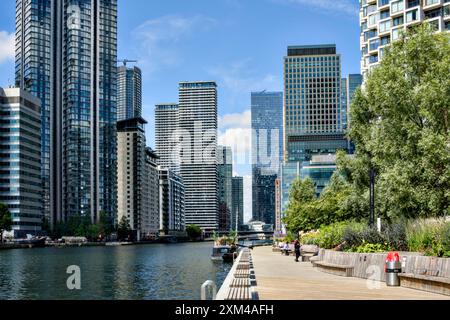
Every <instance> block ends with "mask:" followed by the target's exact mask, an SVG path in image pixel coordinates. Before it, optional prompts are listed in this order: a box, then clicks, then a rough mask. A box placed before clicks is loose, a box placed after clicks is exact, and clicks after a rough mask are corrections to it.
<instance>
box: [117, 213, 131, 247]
mask: <svg viewBox="0 0 450 320" xmlns="http://www.w3.org/2000/svg"><path fill="white" fill-rule="evenodd" d="M131 231H132V230H131V227H130V224H129V223H128V219H127V218H126V217H125V216H123V217H122V219H121V220H120V222H119V226H118V228H117V237H118V238H119V240H121V241H123V240H129V239H130V238H131V236H132V235H131V233H132V232H131Z"/></svg>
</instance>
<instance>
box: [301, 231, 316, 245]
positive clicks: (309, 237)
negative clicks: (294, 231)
mask: <svg viewBox="0 0 450 320" xmlns="http://www.w3.org/2000/svg"><path fill="white" fill-rule="evenodd" d="M319 240H320V231H310V232H307V233H304V234H302V236H301V238H300V242H301V243H302V244H308V245H316V246H318V245H319Z"/></svg>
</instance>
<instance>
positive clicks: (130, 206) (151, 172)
mask: <svg viewBox="0 0 450 320" xmlns="http://www.w3.org/2000/svg"><path fill="white" fill-rule="evenodd" d="M146 123H147V122H146V121H145V120H144V119H142V118H134V119H127V120H122V121H119V122H118V123H117V136H118V138H117V141H118V155H119V157H118V170H117V176H118V215H117V222H118V223H119V222H121V221H122V219H123V217H125V218H126V219H127V221H128V224H129V226H130V228H131V230H133V231H134V233H135V236H136V239H138V240H141V239H145V238H149V237H151V236H155V235H156V234H158V233H159V227H160V223H159V171H158V166H157V164H156V159H157V156H156V155H155V153H154V152H153V151H152V150H151V149H149V148H147V147H146V141H145V131H144V125H145V124H146Z"/></svg>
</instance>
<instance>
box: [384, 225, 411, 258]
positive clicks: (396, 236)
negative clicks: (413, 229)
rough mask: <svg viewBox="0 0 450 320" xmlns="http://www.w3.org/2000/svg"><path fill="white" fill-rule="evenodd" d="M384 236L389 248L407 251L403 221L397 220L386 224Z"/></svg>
mask: <svg viewBox="0 0 450 320" xmlns="http://www.w3.org/2000/svg"><path fill="white" fill-rule="evenodd" d="M383 235H384V238H385V240H386V242H387V244H388V245H389V248H390V249H391V250H395V251H407V250H408V243H407V241H406V226H405V223H402V222H398V223H393V224H391V225H388V226H387V227H386V229H385V230H384V231H383Z"/></svg>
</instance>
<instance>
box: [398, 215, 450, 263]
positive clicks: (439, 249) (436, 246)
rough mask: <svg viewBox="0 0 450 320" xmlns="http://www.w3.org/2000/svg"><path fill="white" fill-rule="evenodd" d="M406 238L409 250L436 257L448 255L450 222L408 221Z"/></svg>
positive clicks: (449, 252)
mask: <svg viewBox="0 0 450 320" xmlns="http://www.w3.org/2000/svg"><path fill="white" fill-rule="evenodd" d="M406 240H407V243H408V248H409V250H410V251H415V252H422V253H425V254H426V255H430V256H437V257H448V256H450V223H449V222H445V221H444V220H418V221H414V222H410V223H408V225H407V227H406Z"/></svg>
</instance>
